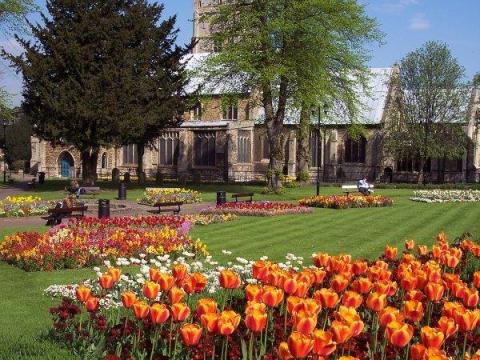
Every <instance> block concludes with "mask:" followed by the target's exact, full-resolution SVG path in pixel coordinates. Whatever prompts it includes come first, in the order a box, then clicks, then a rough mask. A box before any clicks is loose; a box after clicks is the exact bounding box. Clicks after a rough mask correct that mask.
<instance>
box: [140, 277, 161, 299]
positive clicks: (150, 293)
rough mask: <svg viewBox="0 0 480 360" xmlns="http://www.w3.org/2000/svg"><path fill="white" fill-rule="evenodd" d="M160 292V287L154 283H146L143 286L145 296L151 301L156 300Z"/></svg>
mask: <svg viewBox="0 0 480 360" xmlns="http://www.w3.org/2000/svg"><path fill="white" fill-rule="evenodd" d="M159 292H160V285H158V284H157V283H155V282H153V281H145V284H143V295H145V297H146V298H148V299H150V300H155V299H156V298H157V296H158V293H159Z"/></svg>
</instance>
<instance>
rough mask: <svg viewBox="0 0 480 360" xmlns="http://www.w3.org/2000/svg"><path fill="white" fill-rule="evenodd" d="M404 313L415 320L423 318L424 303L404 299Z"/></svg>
mask: <svg viewBox="0 0 480 360" xmlns="http://www.w3.org/2000/svg"><path fill="white" fill-rule="evenodd" d="M403 315H405V317H406V318H407V319H409V320H411V321H413V322H417V321H420V320H422V318H423V315H424V309H423V303H421V302H420V301H416V300H408V301H404V302H403Z"/></svg>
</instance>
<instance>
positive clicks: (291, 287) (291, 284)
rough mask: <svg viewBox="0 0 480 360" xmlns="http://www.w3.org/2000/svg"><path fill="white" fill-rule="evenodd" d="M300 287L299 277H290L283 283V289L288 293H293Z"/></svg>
mask: <svg viewBox="0 0 480 360" xmlns="http://www.w3.org/2000/svg"><path fill="white" fill-rule="evenodd" d="M297 288H298V283H297V279H295V278H288V279H286V280H285V282H284V283H283V291H285V293H287V294H288V295H293V294H295V292H296V291H297Z"/></svg>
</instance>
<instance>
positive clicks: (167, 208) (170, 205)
mask: <svg viewBox="0 0 480 360" xmlns="http://www.w3.org/2000/svg"><path fill="white" fill-rule="evenodd" d="M182 205H183V201H171V202H158V203H156V204H155V205H153V206H154V207H158V213H159V214H161V213H162V212H172V213H173V214H174V215H178V214H180V210H181V206H182Z"/></svg>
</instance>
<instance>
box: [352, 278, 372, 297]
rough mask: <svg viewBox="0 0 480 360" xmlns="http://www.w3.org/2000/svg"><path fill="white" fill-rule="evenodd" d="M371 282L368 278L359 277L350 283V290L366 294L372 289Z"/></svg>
mask: <svg viewBox="0 0 480 360" xmlns="http://www.w3.org/2000/svg"><path fill="white" fill-rule="evenodd" d="M372 286H373V284H372V282H371V281H370V279H369V278H365V277H361V278H358V279H357V280H355V281H354V282H353V283H352V289H353V290H355V291H356V292H358V293H360V294H367V293H369V292H370V290H371V289H372Z"/></svg>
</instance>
